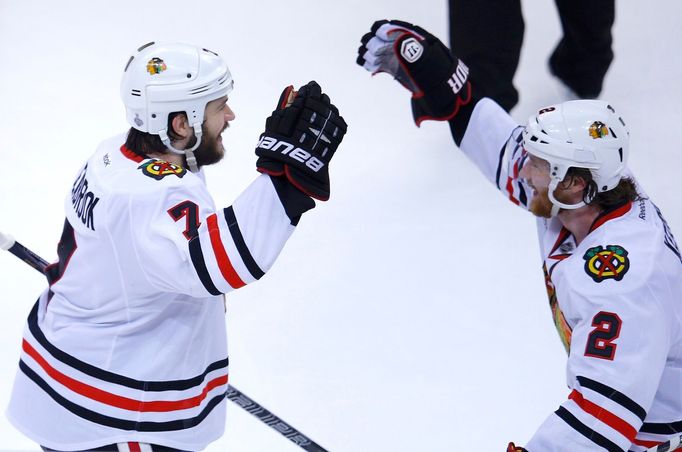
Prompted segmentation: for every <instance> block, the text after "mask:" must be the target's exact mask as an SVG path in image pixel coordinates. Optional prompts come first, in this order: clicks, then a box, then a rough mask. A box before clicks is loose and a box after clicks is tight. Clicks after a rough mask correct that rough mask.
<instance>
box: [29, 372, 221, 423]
mask: <svg viewBox="0 0 682 452" xmlns="http://www.w3.org/2000/svg"><path fill="white" fill-rule="evenodd" d="M19 369H20V370H21V371H22V372H23V373H24V374H25V375H26V376H27V377H28V378H29V379H31V380H32V381H33V382H34V383H35V384H37V385H38V386H39V387H40V388H41V389H42V390H43V391H45V393H46V394H47V395H49V396H50V397H51V398H52V399H53V400H54V401H55V402H56V403H58V404H59V405H61V406H62V407H64V408H65V409H67V410H68V411H70V412H71V413H73V414H75V415H76V416H79V417H81V418H83V419H87V420H88V421H90V422H95V423H97V424H100V425H105V426H107V427H113V428H117V429H120V430H128V431H138V432H163V431H176V430H184V429H189V428H192V427H195V426H197V425H199V424H200V423H201V422H202V421H203V420H204V419H205V418H206V417H207V416H208V415H209V414H210V413H211V411H213V409H214V408H215V407H216V406H218V404H220V402H222V401H224V400H225V397H226V395H227V392H225V393H223V394H219V395H217V396H215V397H213V398H212V399H211V400H210V401H209V402H208V403H207V404H206V406H205V407H204V409H203V410H201V412H200V413H199V414H198V415H197V416H195V417H192V418H186V419H177V420H172V421H164V422H152V421H143V422H139V421H132V420H126V419H120V418H115V417H112V416H107V415H104V414H101V413H97V412H95V411H92V410H90V409H88V408H85V407H82V406H80V405H78V404H76V403H74V402H72V401H70V400H68V399H67V398H66V397H64V396H62V395H61V394H59V393H58V392H57V391H55V390H54V389H53V388H52V387H51V386H50V385H49V384H48V383H47V382H46V381H45V380H43V379H42V378H41V377H40V376H39V375H38V374H37V373H36V372H35V371H34V370H33V369H31V368H30V367H28V365H26V363H24V362H23V361H22V360H19Z"/></svg>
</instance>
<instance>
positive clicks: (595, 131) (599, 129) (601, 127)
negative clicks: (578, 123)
mask: <svg viewBox="0 0 682 452" xmlns="http://www.w3.org/2000/svg"><path fill="white" fill-rule="evenodd" d="M608 134H609V128H608V127H607V126H606V124H604V123H603V122H601V121H594V122H593V123H592V124H591V125H590V136H591V137H592V138H594V139H595V140H596V139H597V138H604V137H605V136H606V135H608Z"/></svg>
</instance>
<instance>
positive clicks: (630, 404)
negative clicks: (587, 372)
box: [577, 375, 646, 422]
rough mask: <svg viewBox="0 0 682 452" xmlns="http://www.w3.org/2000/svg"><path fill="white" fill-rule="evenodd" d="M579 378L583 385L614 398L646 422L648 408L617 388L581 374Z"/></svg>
mask: <svg viewBox="0 0 682 452" xmlns="http://www.w3.org/2000/svg"><path fill="white" fill-rule="evenodd" d="M577 380H578V382H579V383H580V385H581V386H583V387H585V388H588V389H591V390H593V391H594V392H598V393H599V394H601V395H603V396H604V397H606V398H608V399H611V400H613V401H614V402H616V403H618V404H619V405H621V406H622V407H623V408H625V409H627V410H628V411H630V412H632V413H633V414H634V415H635V416H637V417H638V418H640V419H641V420H642V422H644V418H645V417H646V410H645V409H644V408H642V407H641V406H640V405H639V404H638V403H637V402H635V401H634V400H632V399H631V398H629V397H628V396H626V395H625V394H623V393H622V392H619V391H616V390H615V389H613V388H611V387H609V386H606V385H605V384H603V383H599V382H598V381H595V380H592V379H590V378H587V377H583V376H580V375H579V376H578V377H577Z"/></svg>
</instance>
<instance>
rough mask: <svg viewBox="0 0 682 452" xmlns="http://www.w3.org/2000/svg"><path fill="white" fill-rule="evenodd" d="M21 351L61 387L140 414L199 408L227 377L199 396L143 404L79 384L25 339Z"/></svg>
mask: <svg viewBox="0 0 682 452" xmlns="http://www.w3.org/2000/svg"><path fill="white" fill-rule="evenodd" d="M22 348H23V350H24V351H25V352H26V353H27V354H28V355H29V356H30V357H31V358H33V359H34V360H35V361H36V362H37V363H38V365H40V367H42V368H43V370H44V371H45V372H46V373H47V374H48V375H49V376H50V377H52V378H53V379H54V380H55V381H56V382H58V383H60V384H61V385H62V386H64V387H66V388H68V389H70V390H71V391H73V392H75V393H77V394H80V395H82V396H84V397H87V398H89V399H92V400H95V401H97V402H100V403H104V404H106V405H110V406H113V407H116V408H121V409H124V410H129V411H138V412H141V413H145V412H157V413H158V412H168V411H177V410H186V409H188V408H194V407H196V406H199V404H200V403H201V402H202V401H203V400H204V399H205V398H206V396H207V395H208V393H209V391H211V390H212V389H215V388H217V387H219V386H223V385H226V384H227V375H223V376H220V377H217V378H214V379H213V380H211V381H209V382H208V383H207V384H206V386H205V387H204V389H203V390H202V391H201V394H199V395H197V396H194V397H189V398H187V399H182V400H157V401H149V402H143V401H141V400H135V399H131V398H128V397H123V396H119V395H116V394H112V393H110V392H107V391H104V390H102V389H99V388H95V387H94V386H90V385H88V384H85V383H83V382H80V381H78V380H76V379H74V378H71V377H69V376H67V375H64V374H63V373H61V372H60V371H58V370H57V369H55V368H54V367H52V366H51V365H50V364H49V363H48V362H47V361H46V360H45V358H43V357H42V356H41V355H40V353H39V352H38V351H37V350H36V349H35V348H33V347H32V346H31V344H29V343H28V342H27V341H26V340H25V339H24V341H23V343H22Z"/></svg>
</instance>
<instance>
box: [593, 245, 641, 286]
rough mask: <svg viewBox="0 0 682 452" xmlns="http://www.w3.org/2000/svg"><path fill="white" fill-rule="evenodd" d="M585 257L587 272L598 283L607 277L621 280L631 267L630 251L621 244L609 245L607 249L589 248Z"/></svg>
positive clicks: (600, 247)
mask: <svg viewBox="0 0 682 452" xmlns="http://www.w3.org/2000/svg"><path fill="white" fill-rule="evenodd" d="M583 259H585V273H587V274H588V275H589V276H590V277H591V278H592V279H593V280H594V282H598V283H599V282H602V281H604V280H605V279H615V280H616V281H620V280H621V279H623V276H625V274H626V273H627V272H628V269H629V268H630V259H629V258H628V252H627V251H626V250H625V248H623V247H622V246H620V245H609V246H607V247H606V249H604V247H602V246H595V247H593V248H590V249H589V250H587V252H586V253H585V255H584V256H583Z"/></svg>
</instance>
